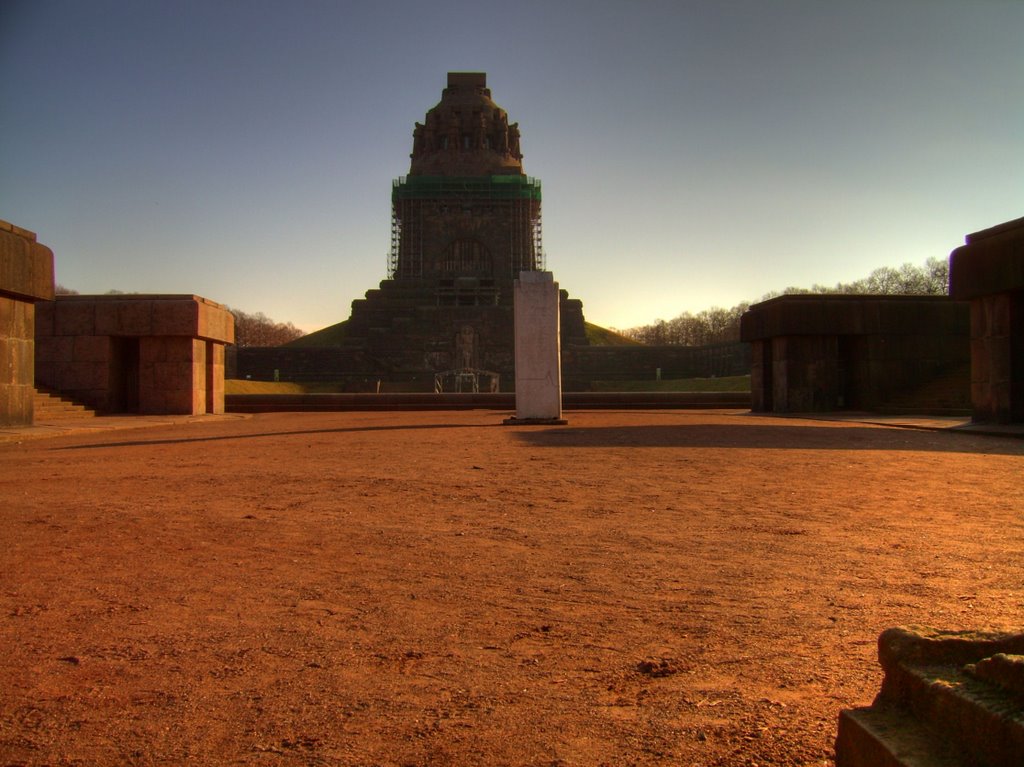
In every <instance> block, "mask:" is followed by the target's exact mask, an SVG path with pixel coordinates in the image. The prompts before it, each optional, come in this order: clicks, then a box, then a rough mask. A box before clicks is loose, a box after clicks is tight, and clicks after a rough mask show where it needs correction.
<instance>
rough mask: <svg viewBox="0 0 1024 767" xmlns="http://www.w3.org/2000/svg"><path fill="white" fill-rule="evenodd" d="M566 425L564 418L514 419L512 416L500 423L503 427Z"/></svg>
mask: <svg viewBox="0 0 1024 767" xmlns="http://www.w3.org/2000/svg"><path fill="white" fill-rule="evenodd" d="M567 423H569V422H568V421H567V420H566V419H564V418H516V417H515V416H514V415H512V416H509V417H508V418H506V419H505V420H504V421H502V424H504V425H505V426H565V425H566V424H567Z"/></svg>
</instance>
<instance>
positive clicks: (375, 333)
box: [237, 72, 587, 391]
mask: <svg viewBox="0 0 1024 767" xmlns="http://www.w3.org/2000/svg"><path fill="white" fill-rule="evenodd" d="M410 157H411V163H410V166H409V173H408V175H407V176H404V177H401V178H398V179H396V180H395V181H394V182H393V183H392V188H391V249H390V254H389V258H388V263H387V270H388V277H387V279H386V280H384V281H382V282H381V283H380V286H379V288H377V289H374V290H369V291H367V293H366V296H365V298H362V299H357V300H356V301H353V302H352V313H351V316H350V318H349V319H348V321H347V322H346V323H344V325H343V331H342V332H341V333H339V334H338V337H336V338H332V340H331V341H330V342H329V343H327V344H326V346H329V347H331V348H329V349H328V348H310V347H313V346H314V345H316V344H317V343H318V341H317V339H316V338H315V336H316V335H317V334H313V337H310V338H308V339H306V340H303V339H300V340H299V341H297V342H295V343H294V344H292V345H290V346H289V347H287V348H282V349H278V350H272V349H266V350H256V351H250V350H245V349H240V350H239V351H238V357H237V359H238V362H237V365H238V374H239V375H243V376H244V375H252V376H253V377H255V378H260V377H263V375H264V369H270V368H272V369H276V370H279V371H280V375H281V378H282V379H283V380H316V379H322V380H330V381H343V382H348V383H349V384H350V386H351V387H352V388H354V389H359V388H362V390H369V391H372V390H374V385H375V384H376V383H377V382H383V383H384V384H388V385H392V386H394V387H396V388H401V389H404V390H407V391H417V390H419V391H432V390H434V391H437V390H440V391H456V390H461V391H477V390H483V391H488V390H491V391H494V390H498V389H499V388H500V389H502V390H506V391H507V390H509V389H510V388H512V385H513V380H514V365H513V359H514V346H513V343H514V342H513V290H514V287H513V286H514V282H515V280H516V279H517V278H518V277H519V275H520V274H521V273H523V272H534V271H541V270H543V269H544V251H543V245H542V223H541V184H540V181H539V180H537V179H536V178H532V177H530V176H527V175H526V174H525V173H524V171H523V153H522V149H521V139H520V132H519V126H518V124H517V123H515V122H510V121H509V117H508V113H507V112H506V111H505V110H504V109H502V108H501V107H500V106H498V105H497V104H496V103H495V102H494V101H493V100H492V98H491V91H490V89H489V88H488V87H487V76H486V75H485V74H484V73H482V72H450V73H449V74H448V82H447V87H446V88H445V89H444V91H443V92H442V94H441V100H440V102H438V103H437V104H436V105H435V106H434V107H433V108H432V109H430V110H429V111H428V112H427V113H426V117H425V118H424V120H423V122H422V123H416V124H415V127H414V130H413V142H412V154H411V155H410ZM559 303H560V307H559V308H560V316H561V329H560V330H561V335H562V338H563V341H565V342H568V343H572V344H576V345H580V346H585V345H586V344H587V337H586V330H585V326H584V321H583V305H582V303H581V302H580V301H578V300H572V299H569V297H568V294H566V293H565V292H562V293H560V294H559ZM322 332H323V331H322ZM321 346H324V344H321Z"/></svg>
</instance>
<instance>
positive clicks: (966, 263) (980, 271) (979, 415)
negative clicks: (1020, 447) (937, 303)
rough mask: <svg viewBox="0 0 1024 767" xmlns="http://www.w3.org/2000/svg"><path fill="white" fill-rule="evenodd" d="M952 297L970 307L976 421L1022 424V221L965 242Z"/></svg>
mask: <svg viewBox="0 0 1024 767" xmlns="http://www.w3.org/2000/svg"><path fill="white" fill-rule="evenodd" d="M966 239H967V244H966V245H963V246H962V247H960V248H957V249H956V250H954V251H953V253H952V255H951V256H950V295H952V296H953V297H954V298H956V299H958V300H966V301H970V304H971V406H972V412H973V417H974V420H976V421H997V422H1003V423H1006V422H1020V421H1024V218H1020V219H1017V220H1015V221H1009V222H1007V223H1005V224H1000V225H999V226H996V227H993V228H991V229H986V230H985V231H982V232H976V233H974V234H970V235H968V236H967V238H966Z"/></svg>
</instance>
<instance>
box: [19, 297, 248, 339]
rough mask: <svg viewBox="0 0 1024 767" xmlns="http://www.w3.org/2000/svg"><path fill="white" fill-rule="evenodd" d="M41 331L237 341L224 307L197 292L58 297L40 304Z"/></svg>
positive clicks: (77, 334)
mask: <svg viewBox="0 0 1024 767" xmlns="http://www.w3.org/2000/svg"><path fill="white" fill-rule="evenodd" d="M39 308H40V311H39V326H40V329H41V332H43V333H45V334H47V335H54V336H124V337H137V338H141V337H143V336H185V337H188V338H202V339H205V340H208V341H216V342H218V343H222V344H230V343H234V340H235V324H234V318H233V317H232V316H231V312H229V311H228V310H227V309H226V308H225V307H224V306H222V305H221V304H218V303H216V302H214V301H210V300H209V299H207V298H203V297H202V296H194V295H151V294H144V295H143V294H140V295H112V296H57V298H56V300H55V301H54V302H53V303H50V304H42V305H40V307H39Z"/></svg>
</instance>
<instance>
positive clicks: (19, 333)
mask: <svg viewBox="0 0 1024 767" xmlns="http://www.w3.org/2000/svg"><path fill="white" fill-rule="evenodd" d="M52 298H53V252H52V251H51V250H50V249H49V248H47V247H46V246H44V245H40V244H39V243H38V242H37V241H36V235H35V234H34V233H33V232H30V231H28V230H27V229H22V228H21V227H17V226H14V225H13V224H10V223H8V222H6V221H0V426H30V425H31V424H32V417H33V399H34V394H35V392H34V376H35V373H34V368H35V306H34V304H35V302H37V301H45V300H50V299H52Z"/></svg>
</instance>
